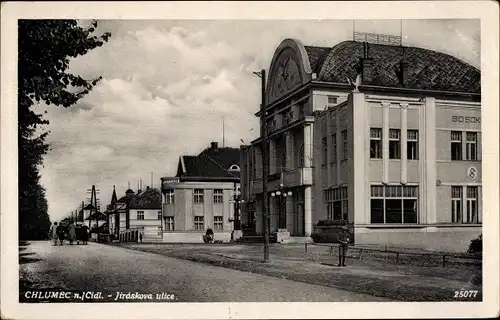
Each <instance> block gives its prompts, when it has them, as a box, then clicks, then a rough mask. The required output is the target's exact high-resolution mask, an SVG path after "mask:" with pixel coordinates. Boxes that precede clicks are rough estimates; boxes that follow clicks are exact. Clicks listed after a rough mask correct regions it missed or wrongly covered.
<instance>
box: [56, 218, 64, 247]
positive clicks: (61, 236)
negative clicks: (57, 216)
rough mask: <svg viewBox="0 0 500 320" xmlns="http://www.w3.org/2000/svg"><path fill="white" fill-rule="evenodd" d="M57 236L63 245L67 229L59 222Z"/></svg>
mask: <svg viewBox="0 0 500 320" xmlns="http://www.w3.org/2000/svg"><path fill="white" fill-rule="evenodd" d="M56 232H57V237H58V238H59V244H60V245H61V246H62V245H63V244H64V238H65V230H64V227H63V226H62V225H61V223H59V225H58V226H57V228H56Z"/></svg>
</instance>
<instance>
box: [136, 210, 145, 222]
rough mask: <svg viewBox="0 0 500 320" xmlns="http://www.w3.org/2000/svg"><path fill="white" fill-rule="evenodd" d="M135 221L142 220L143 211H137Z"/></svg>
mask: <svg viewBox="0 0 500 320" xmlns="http://www.w3.org/2000/svg"><path fill="white" fill-rule="evenodd" d="M137 220H144V211H137Z"/></svg>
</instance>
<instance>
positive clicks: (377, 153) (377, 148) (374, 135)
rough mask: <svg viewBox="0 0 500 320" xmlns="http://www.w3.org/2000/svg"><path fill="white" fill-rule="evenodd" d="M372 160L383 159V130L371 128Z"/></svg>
mask: <svg viewBox="0 0 500 320" xmlns="http://www.w3.org/2000/svg"><path fill="white" fill-rule="evenodd" d="M370 158H371V159H382V129H380V128H370Z"/></svg>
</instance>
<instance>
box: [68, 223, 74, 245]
mask: <svg viewBox="0 0 500 320" xmlns="http://www.w3.org/2000/svg"><path fill="white" fill-rule="evenodd" d="M68 240H69V244H70V245H73V241H75V240H76V230H75V224H74V223H73V221H71V222H70V223H69V227H68Z"/></svg>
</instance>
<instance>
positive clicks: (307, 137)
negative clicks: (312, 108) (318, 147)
mask: <svg viewBox="0 0 500 320" xmlns="http://www.w3.org/2000/svg"><path fill="white" fill-rule="evenodd" d="M312 138H313V135H312V124H308V125H305V126H304V168H311V167H312V159H313V143H312Z"/></svg>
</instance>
